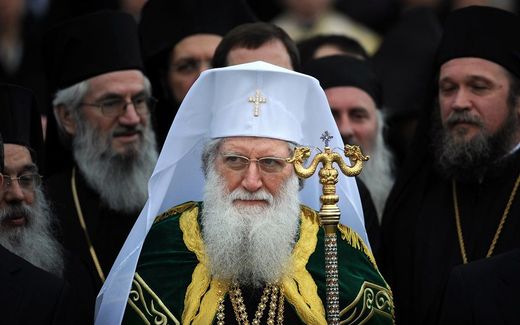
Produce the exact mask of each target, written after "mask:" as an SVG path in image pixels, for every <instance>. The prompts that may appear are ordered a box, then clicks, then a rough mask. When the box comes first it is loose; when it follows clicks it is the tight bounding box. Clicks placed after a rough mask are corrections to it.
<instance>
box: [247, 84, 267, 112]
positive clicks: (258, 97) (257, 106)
mask: <svg viewBox="0 0 520 325" xmlns="http://www.w3.org/2000/svg"><path fill="white" fill-rule="evenodd" d="M248 102H249V103H253V104H254V111H253V114H254V115H255V116H258V115H260V104H265V103H266V102H267V98H265V97H262V95H260V90H257V91H256V92H255V95H254V96H251V97H249V99H248Z"/></svg>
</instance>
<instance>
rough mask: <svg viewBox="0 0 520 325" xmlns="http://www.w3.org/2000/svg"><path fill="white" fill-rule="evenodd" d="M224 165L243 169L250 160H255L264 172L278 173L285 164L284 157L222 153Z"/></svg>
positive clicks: (239, 169)
mask: <svg viewBox="0 0 520 325" xmlns="http://www.w3.org/2000/svg"><path fill="white" fill-rule="evenodd" d="M221 155H222V157H223V158H224V165H225V166H226V167H227V168H229V169H231V170H236V171H242V170H245V169H246V168H247V167H248V166H249V164H250V163H251V162H256V163H257V164H258V167H259V168H260V170H261V171H263V172H265V173H270V174H272V173H279V172H281V171H282V170H283V169H284V167H285V166H286V165H287V162H286V158H280V157H262V158H258V159H251V158H247V157H244V156H240V155H234V154H227V153H222V154H221Z"/></svg>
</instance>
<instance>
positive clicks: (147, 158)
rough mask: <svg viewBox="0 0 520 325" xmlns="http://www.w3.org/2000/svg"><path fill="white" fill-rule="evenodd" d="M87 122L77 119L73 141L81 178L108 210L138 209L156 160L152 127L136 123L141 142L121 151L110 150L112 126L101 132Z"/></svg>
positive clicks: (144, 198)
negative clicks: (108, 130) (108, 131)
mask: <svg viewBox="0 0 520 325" xmlns="http://www.w3.org/2000/svg"><path fill="white" fill-rule="evenodd" d="M87 123H88V122H83V121H78V126H79V127H78V133H77V135H76V137H75V138H74V142H73V151H74V159H75V161H76V163H77V164H78V167H79V169H80V170H81V172H82V174H83V176H84V177H85V180H86V181H87V183H88V184H89V185H90V186H91V187H92V188H93V189H94V190H95V191H96V192H97V193H98V194H99V196H100V198H101V200H102V201H103V202H104V203H105V204H106V205H107V206H108V207H109V208H111V209H112V210H115V211H120V212H124V213H135V212H139V211H140V210H141V209H142V207H143V206H144V204H145V203H146V199H147V198H148V179H149V178H150V176H151V175H152V172H153V169H154V167H155V163H156V162H157V150H156V143H155V134H154V132H153V130H152V129H151V127H149V126H147V127H142V126H140V127H139V128H138V129H139V130H140V131H141V132H142V134H143V137H142V142H140V145H139V146H134V147H133V148H132V150H131V151H130V152H129V153H128V154H125V155H123V154H119V153H116V152H114V151H113V150H112V147H111V140H112V134H113V133H114V130H111V132H110V133H109V134H102V133H101V132H100V131H98V130H97V129H95V128H94V127H92V126H89V125H87Z"/></svg>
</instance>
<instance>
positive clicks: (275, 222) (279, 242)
mask: <svg viewBox="0 0 520 325" xmlns="http://www.w3.org/2000/svg"><path fill="white" fill-rule="evenodd" d="M237 198H243V199H246V198H248V199H253V198H256V199H266V200H267V201H268V202H269V205H268V206H267V207H251V208H249V207H240V208H237V207H235V206H234V205H233V200H234V199H237ZM299 215H300V204H299V199H298V178H297V177H296V176H291V177H290V179H288V181H287V182H286V184H284V185H283V188H282V189H281V190H280V192H279V193H278V194H277V195H276V196H275V197H273V196H272V195H271V194H270V193H268V192H267V191H265V190H261V191H258V192H256V193H249V192H247V191H244V190H240V189H237V190H235V191H233V192H232V193H228V191H227V190H226V188H225V185H224V181H223V179H222V177H220V176H219V175H218V174H217V172H216V171H215V170H214V168H210V170H209V172H208V176H207V180H206V185H205V192H204V208H203V211H202V235H203V238H204V243H205V247H206V253H207V254H208V257H209V262H210V271H211V274H212V275H213V276H214V277H215V278H217V279H225V280H231V281H236V282H238V283H240V284H243V285H250V286H256V287H258V286H262V285H264V284H265V283H267V282H276V281H278V280H280V279H281V278H282V277H283V276H284V275H285V274H288V273H289V272H290V271H291V252H292V249H293V247H294V244H295V241H296V236H297V231H298V227H299V221H300V218H299Z"/></svg>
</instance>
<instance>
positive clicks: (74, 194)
mask: <svg viewBox="0 0 520 325" xmlns="http://www.w3.org/2000/svg"><path fill="white" fill-rule="evenodd" d="M70 183H71V186H72V197H73V198H74V205H75V207H76V212H77V215H78V219H79V223H80V225H81V228H82V229H83V234H84V235H85V240H86V241H87V245H88V250H89V252H90V256H91V257H92V261H93V262H94V265H95V266H96V270H97V273H98V275H99V278H100V279H101V282H105V274H104V273H103V269H101V264H99V259H98V257H97V254H96V250H95V249H94V246H93V245H92V241H91V240H90V236H89V235H88V230H87V224H86V223H85V219H84V218H83V212H82V211H81V205H80V204H79V198H78V191H77V189H76V167H73V168H72V178H71V180H70Z"/></svg>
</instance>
